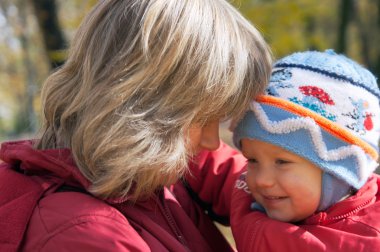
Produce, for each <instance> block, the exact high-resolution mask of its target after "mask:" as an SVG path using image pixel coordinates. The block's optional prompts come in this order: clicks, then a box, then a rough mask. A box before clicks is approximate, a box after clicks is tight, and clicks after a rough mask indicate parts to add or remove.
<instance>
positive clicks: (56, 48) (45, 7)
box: [31, 0, 67, 69]
mask: <svg viewBox="0 0 380 252" xmlns="http://www.w3.org/2000/svg"><path fill="white" fill-rule="evenodd" d="M31 2H32V4H33V7H34V10H35V13H36V17H37V20H38V24H39V27H40V31H41V33H42V36H43V41H44V45H45V48H46V51H47V55H48V59H49V62H50V67H51V69H54V68H56V67H59V66H61V65H62V64H63V63H64V62H65V58H66V57H65V51H66V47H67V44H66V41H65V38H64V35H63V32H62V29H61V26H60V23H59V20H58V16H57V6H56V2H55V0H31Z"/></svg>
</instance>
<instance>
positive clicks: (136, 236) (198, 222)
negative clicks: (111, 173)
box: [0, 141, 245, 252]
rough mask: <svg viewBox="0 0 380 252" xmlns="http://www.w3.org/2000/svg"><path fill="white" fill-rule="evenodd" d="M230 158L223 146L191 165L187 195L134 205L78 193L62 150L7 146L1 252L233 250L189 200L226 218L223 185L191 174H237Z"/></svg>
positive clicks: (78, 181)
mask: <svg viewBox="0 0 380 252" xmlns="http://www.w3.org/2000/svg"><path fill="white" fill-rule="evenodd" d="M235 154H236V152H235V151H233V150H232V149H230V148H229V147H227V146H226V145H224V144H222V145H221V147H220V148H219V150H218V151H216V152H214V153H208V154H207V155H203V156H202V155H201V156H202V157H204V158H203V159H202V158H201V159H200V160H198V161H197V162H196V163H194V164H192V165H191V167H193V170H194V173H193V174H192V175H190V176H189V179H188V185H190V186H191V187H192V188H193V190H189V189H188V188H186V187H185V186H184V184H186V183H182V182H178V183H177V184H175V185H172V186H170V187H168V188H163V189H162V190H161V191H159V192H157V193H156V194H155V195H154V196H152V197H151V198H150V199H149V200H146V201H143V202H137V203H135V204H133V203H131V202H129V201H128V200H125V201H119V202H111V201H109V202H105V201H102V200H99V199H97V198H95V197H94V196H92V195H89V194H87V193H86V192H85V190H83V189H85V188H88V186H89V185H90V183H89V182H88V181H87V180H86V179H85V178H84V177H83V176H82V175H81V173H80V172H79V170H78V169H77V167H76V166H75V164H74V162H73V160H72V157H71V154H70V151H69V150H67V149H61V150H44V151H40V150H35V149H33V148H32V144H31V142H30V141H20V142H13V143H5V144H3V145H2V148H1V151H0V158H1V159H2V160H3V161H4V162H5V163H3V164H0V192H1V194H0V251H14V250H15V248H17V247H21V248H22V249H21V251H175V252H181V251H187V252H188V251H196V252H201V251H232V250H233V249H232V248H231V247H230V246H229V244H228V243H227V242H226V240H225V239H224V237H223V236H222V235H221V234H220V232H219V231H218V230H217V229H216V227H215V226H214V225H213V222H212V221H211V220H210V218H209V217H208V216H207V215H206V214H205V211H204V210H203V209H202V208H201V207H200V206H199V204H197V203H196V202H195V201H198V202H199V203H202V204H203V206H204V207H206V208H208V212H209V214H211V215H212V214H215V216H228V214H229V204H227V203H226V202H228V203H229V200H230V196H231V190H229V191H228V192H227V193H226V194H225V195H224V197H222V198H221V197H220V194H219V193H220V191H223V188H222V187H224V186H223V185H220V186H221V187H219V188H218V187H217V186H212V187H210V186H208V185H211V182H212V177H201V178H200V177H197V176H202V167H204V166H206V165H207V166H208V167H209V168H210V169H211V170H214V167H216V166H218V168H217V169H216V168H215V170H223V176H226V174H227V173H231V174H239V173H240V170H241V169H242V168H243V166H244V164H245V160H244V158H243V157H242V156H241V155H235ZM233 155H235V156H233ZM215 160H218V161H217V162H216V161H215ZM230 168H231V169H230ZM25 174H27V176H25ZM232 177H233V176H231V179H230V180H229V181H230V182H229V183H230V184H228V185H227V188H231V186H232V183H233V182H234V179H235V178H236V176H235V177H234V179H232ZM63 185H64V186H63ZM62 186H63V187H62ZM68 186H69V187H71V188H79V189H80V190H83V191H82V192H75V190H73V189H69V190H67V188H68ZM61 188H66V189H65V190H61ZM210 188H211V189H210ZM189 192H190V193H189ZM191 194H192V196H190V195H191ZM194 199H195V200H194ZM27 224H28V226H26V225H27ZM21 239H22V243H20V241H21Z"/></svg>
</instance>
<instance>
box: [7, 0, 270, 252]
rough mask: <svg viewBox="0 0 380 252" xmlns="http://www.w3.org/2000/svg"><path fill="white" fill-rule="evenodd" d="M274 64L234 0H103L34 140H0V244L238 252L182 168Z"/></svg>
mask: <svg viewBox="0 0 380 252" xmlns="http://www.w3.org/2000/svg"><path fill="white" fill-rule="evenodd" d="M271 65H272V62H271V54H270V50H269V49H268V47H267V44H266V43H265V41H264V39H263V38H262V37H261V35H260V33H259V32H258V31H257V30H256V29H255V28H254V27H253V26H252V25H251V24H250V23H249V22H248V21H247V20H245V19H244V18H243V17H242V15H241V14H240V13H239V12H238V11H237V10H236V9H234V8H233V7H232V6H231V5H230V4H229V3H228V1H225V0H191V1H189V0H172V1H167V0H102V1H98V4H97V5H96V6H95V7H94V8H93V10H92V11H91V12H90V13H89V14H88V15H87V17H86V18H85V19H84V21H83V23H82V24H81V26H80V28H79V29H78V31H77V33H76V35H75V37H74V38H73V41H72V44H71V47H70V53H69V55H68V59H67V61H66V63H65V64H64V65H63V66H62V67H61V68H60V69H58V71H56V72H55V73H53V74H52V75H51V76H49V78H48V79H47V81H46V82H45V84H44V87H43V89H42V101H43V112H44V114H43V122H44V127H43V128H42V130H41V132H42V136H41V138H39V139H38V140H36V141H19V142H10V143H4V144H2V147H1V149H0V159H1V160H2V161H1V162H3V163H1V164H0V192H1V193H0V251H175V252H181V251H182V252H185V251H233V249H232V248H231V247H230V245H229V244H228V243H227V241H226V240H225V239H224V237H223V236H222V234H221V233H220V232H219V231H218V229H217V228H216V227H215V225H214V224H213V222H212V219H211V218H209V216H207V215H206V214H205V212H204V210H203V209H202V208H201V207H200V206H199V204H198V203H197V202H196V201H195V200H194V198H192V197H191V195H190V193H189V192H188V190H190V189H188V190H186V188H185V187H184V183H183V182H182V177H183V175H184V174H185V173H186V171H188V161H189V157H190V156H192V155H194V154H196V153H198V152H199V151H201V150H202V149H207V150H213V149H216V148H218V146H219V136H218V127H219V120H220V119H225V118H228V117H231V116H233V115H235V114H239V113H242V112H244V111H245V109H246V107H247V106H248V104H249V103H250V100H251V98H252V97H253V96H255V95H257V94H258V93H260V92H262V91H263V90H264V89H265V85H266V83H267V82H268V80H269V76H270V72H271ZM222 149H223V150H226V149H227V148H226V147H224V145H223V147H222ZM230 151H231V150H230ZM236 160H240V161H242V162H240V161H239V162H240V163H241V164H242V163H244V161H245V160H244V159H243V157H242V156H240V158H239V157H236ZM243 167H244V166H243V165H238V166H235V168H236V171H239V172H240V171H241V169H242V168H243ZM199 186H200V187H201V186H202V185H199ZM230 191H232V190H230ZM197 192H199V198H200V199H202V200H203V199H204V198H205V195H206V196H207V195H208V193H207V192H205V191H204V190H201V191H197ZM217 210H218V209H217ZM216 213H217V214H223V215H226V216H228V213H221V212H220V211H216Z"/></svg>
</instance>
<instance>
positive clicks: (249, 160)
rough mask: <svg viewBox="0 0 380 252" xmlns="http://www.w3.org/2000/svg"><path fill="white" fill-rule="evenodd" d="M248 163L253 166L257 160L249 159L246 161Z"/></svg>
mask: <svg viewBox="0 0 380 252" xmlns="http://www.w3.org/2000/svg"><path fill="white" fill-rule="evenodd" d="M248 163H249V164H255V163H257V160H256V159H254V158H249V159H248Z"/></svg>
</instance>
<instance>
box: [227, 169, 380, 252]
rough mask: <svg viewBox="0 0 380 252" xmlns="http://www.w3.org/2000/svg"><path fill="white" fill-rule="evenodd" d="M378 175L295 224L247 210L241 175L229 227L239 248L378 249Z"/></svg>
mask: <svg viewBox="0 0 380 252" xmlns="http://www.w3.org/2000/svg"><path fill="white" fill-rule="evenodd" d="M379 186H380V176H378V175H373V176H372V177H371V178H370V179H369V180H368V182H367V183H366V184H365V185H364V186H363V187H362V188H361V189H360V190H359V191H358V192H357V193H356V194H355V195H354V196H351V197H349V198H347V199H346V200H344V201H341V202H338V203H337V204H335V205H334V206H332V207H330V208H329V209H327V210H326V212H320V213H317V214H315V215H313V216H311V217H309V218H307V219H306V220H304V221H302V222H301V223H298V224H292V223H285V222H280V221H276V220H272V219H270V218H268V217H267V216H266V215H265V214H264V213H261V212H258V211H251V210H250V204H251V201H252V197H251V196H250V195H249V194H248V193H247V192H246V191H245V189H246V184H245V180H244V176H242V177H241V179H240V180H239V181H238V182H237V183H236V188H235V189H234V193H233V198H232V213H231V227H232V231H233V234H234V238H235V241H236V245H237V248H238V250H239V251H243V252H244V251H250V252H252V251H259V252H265V251H271V252H274V251H281V252H283V251H311V252H318V251H353V252H360V251H363V252H364V251H365V252H371V251H373V252H375V251H376V252H378V251H380V192H379Z"/></svg>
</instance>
